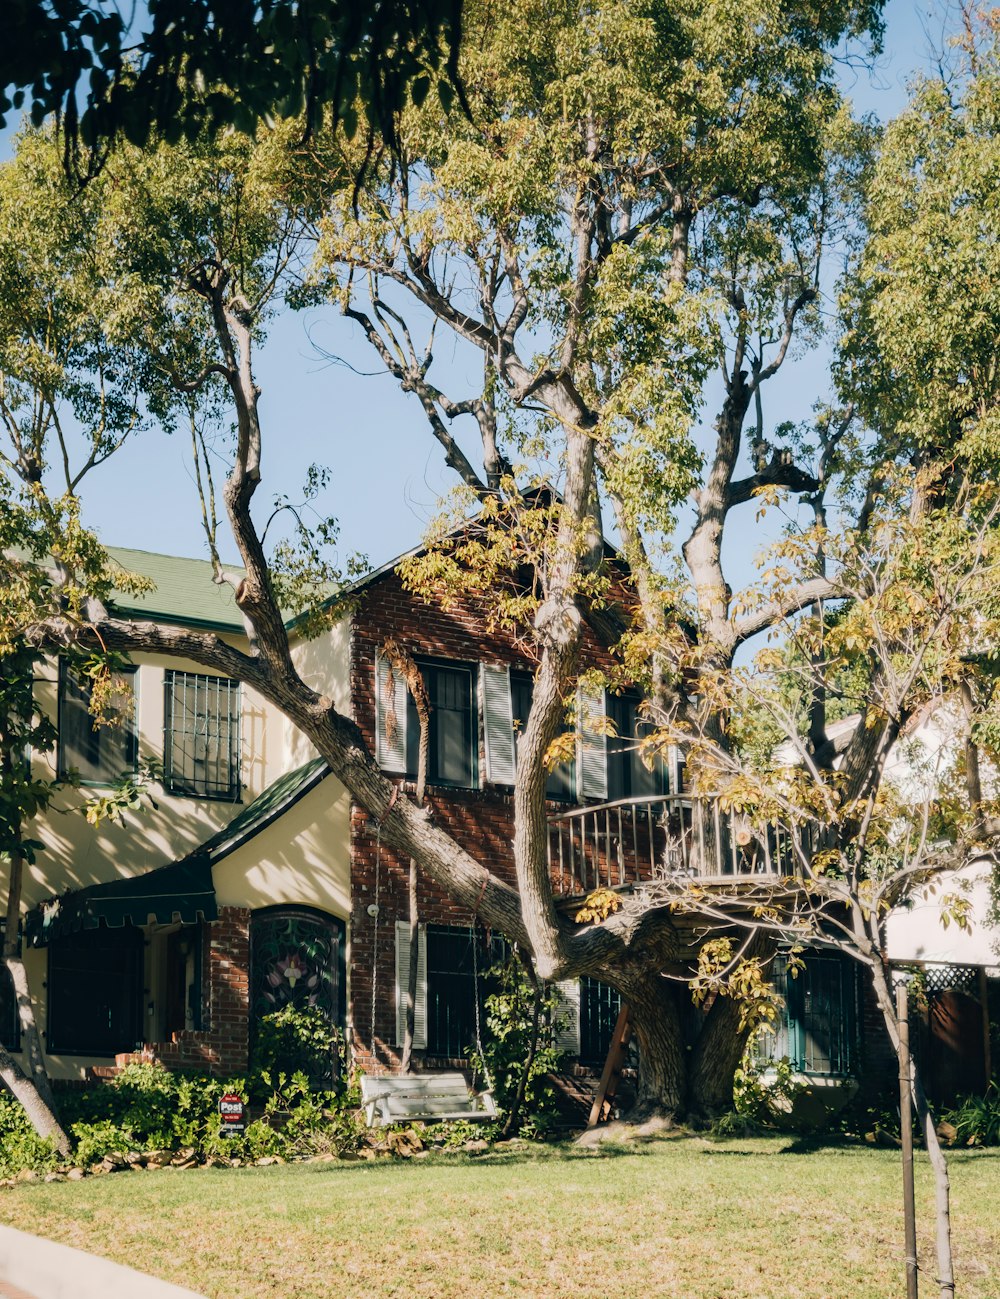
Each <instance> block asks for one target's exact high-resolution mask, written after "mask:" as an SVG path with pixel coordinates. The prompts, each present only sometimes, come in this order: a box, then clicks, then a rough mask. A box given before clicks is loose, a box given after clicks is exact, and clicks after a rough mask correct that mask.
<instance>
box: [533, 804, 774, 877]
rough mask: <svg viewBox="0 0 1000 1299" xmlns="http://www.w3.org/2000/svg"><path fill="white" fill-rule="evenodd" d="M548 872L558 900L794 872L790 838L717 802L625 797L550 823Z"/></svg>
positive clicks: (575, 810) (561, 815)
mask: <svg viewBox="0 0 1000 1299" xmlns="http://www.w3.org/2000/svg"><path fill="white" fill-rule="evenodd" d="M548 851H549V870H550V873H551V876H552V881H553V884H554V887H555V890H556V893H557V894H560V895H563V896H569V895H579V894H584V893H589V892H591V891H592V890H593V889H596V888H612V889H614V888H625V887H628V886H629V885H635V884H643V883H648V882H650V881H653V880H666V879H673V880H676V881H677V882H678V883H684V882H690V883H698V884H711V883H715V884H732V883H733V882H734V881H737V880H741V879H742V880H745V881H747V882H748V883H750V882H755V883H762V882H765V881H766V880H767V879H768V878H771V879H773V880H775V881H776V882H777V881H778V880H780V879H782V878H783V877H786V876H788V875H790V874H791V873H792V871H793V870H794V866H795V854H794V845H793V842H792V838H791V835H790V833H789V832H788V831H787V830H785V829H782V828H778V827H775V826H766V827H763V828H761V827H758V826H754V825H752V824H751V822H750V820H749V818H748V817H747V816H746V815H744V814H743V813H740V812H733V811H724V810H723V809H722V808H721V807H720V806H719V800H718V799H717V798H708V797H695V796H692V795H687V794H669V795H659V796H656V797H652V798H625V799H619V800H618V801H617V802H614V803H599V804H597V805H596V806H592V807H578V808H573V810H572V811H569V812H560V813H557V814H555V815H553V816H550V817H549V844H548Z"/></svg>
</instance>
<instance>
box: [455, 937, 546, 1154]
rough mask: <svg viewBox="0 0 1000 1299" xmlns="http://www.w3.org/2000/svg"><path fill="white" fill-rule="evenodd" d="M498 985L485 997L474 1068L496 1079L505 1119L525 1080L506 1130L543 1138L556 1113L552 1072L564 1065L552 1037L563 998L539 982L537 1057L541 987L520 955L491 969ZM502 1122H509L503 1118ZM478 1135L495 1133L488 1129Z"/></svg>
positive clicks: (496, 1093)
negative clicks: (534, 1038) (483, 1030)
mask: <svg viewBox="0 0 1000 1299" xmlns="http://www.w3.org/2000/svg"><path fill="white" fill-rule="evenodd" d="M490 977H491V979H492V980H494V981H495V983H496V987H495V989H494V991H493V992H492V993H490V995H489V996H488V997H487V998H486V1030H487V1031H486V1040H485V1041H484V1043H483V1050H482V1053H481V1054H480V1052H479V1050H478V1048H472V1049H471V1050H470V1052H469V1055H470V1058H471V1059H472V1061H473V1064H474V1066H475V1068H476V1069H477V1070H478V1071H479V1072H480V1073H482V1074H483V1075H484V1076H485V1077H486V1078H488V1079H489V1081H490V1082H491V1083H492V1088H493V1097H494V1099H495V1101H496V1103H497V1108H498V1109H499V1111H500V1114H501V1117H502V1120H507V1119H509V1118H510V1115H511V1112H512V1110H513V1109H514V1107H515V1105H516V1101H517V1093H518V1088H519V1086H520V1085H521V1082H522V1079H524V1073H525V1069H527V1078H526V1079H524V1097H523V1101H522V1103H521V1105H520V1107H519V1112H518V1114H517V1115H515V1122H514V1123H513V1124H511V1125H509V1130H508V1131H507V1132H506V1133H505V1135H510V1134H511V1132H512V1131H514V1130H517V1131H519V1132H520V1133H521V1134H522V1135H523V1136H528V1137H541V1136H544V1135H545V1133H546V1132H548V1131H549V1130H550V1129H551V1127H552V1126H553V1123H554V1121H555V1119H556V1117H557V1107H556V1095H555V1088H554V1087H553V1086H552V1084H551V1082H549V1081H548V1078H547V1075H548V1074H550V1073H552V1072H553V1070H555V1069H558V1068H559V1064H560V1061H561V1059H562V1053H561V1052H560V1051H559V1050H558V1049H557V1048H556V1046H555V1043H554V1040H553V1031H554V1024H555V1022H556V1021H557V1020H558V997H557V994H556V992H555V990H554V989H553V988H552V987H551V986H550V985H547V984H541V985H539V988H538V990H537V995H538V997H539V1006H538V1035H537V1042H536V1043H535V1052H534V1056H533V1057H532V1058H531V1059H530V1060H529V1056H530V1055H531V1045H532V1026H533V1021H534V1010H535V997H536V987H535V984H534V983H533V982H532V980H531V979H530V978H529V976H528V974H527V971H526V970H525V968H524V966H523V964H522V963H521V961H520V960H519V958H518V957H517V956H516V955H511V956H509V957H508V958H507V959H506V960H505V961H504V962H503V964H502V965H499V966H497V967H495V968H494V969H492V970H491V971H490ZM501 1126H502V1127H503V1126H505V1124H504V1123H502V1124H501ZM477 1135H478V1136H486V1135H493V1134H492V1132H490V1133H487V1132H484V1131H483V1129H482V1126H481V1125H480V1129H479V1131H478V1133H477Z"/></svg>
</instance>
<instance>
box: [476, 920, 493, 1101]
mask: <svg viewBox="0 0 1000 1299" xmlns="http://www.w3.org/2000/svg"><path fill="white" fill-rule="evenodd" d="M472 1000H473V1002H474V1004H475V1007H476V1058H477V1059H478V1060H479V1062H480V1064H481V1065H482V1066H483V1078H484V1079H485V1082H486V1090H487V1091H489V1092H492V1090H493V1079H492V1078H491V1077H490V1069H489V1065H488V1064H487V1063H486V1056H485V1054H484V1052H483V1036H482V1027H481V1024H480V1011H479V933H478V920H477V918H476V915H475V912H473V916H472Z"/></svg>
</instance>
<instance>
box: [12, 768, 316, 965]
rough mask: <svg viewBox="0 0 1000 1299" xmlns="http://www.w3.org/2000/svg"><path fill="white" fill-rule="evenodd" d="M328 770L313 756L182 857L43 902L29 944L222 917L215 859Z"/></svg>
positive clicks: (29, 921)
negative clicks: (102, 929) (129, 926)
mask: <svg viewBox="0 0 1000 1299" xmlns="http://www.w3.org/2000/svg"><path fill="white" fill-rule="evenodd" d="M329 774H330V768H329V766H328V765H327V763H326V761H325V760H324V759H323V758H313V759H312V760H311V761H310V762H306V763H304V764H303V765H302V766H301V767H296V768H295V770H294V771H286V772H285V774H284V775H283V776H279V777H278V779H277V780H275V781H273V782H272V784H270V785H268V787H267V789H265V790H264V792H263V793H262V794H259V795H258V796H257V797H256V798H255V799H254V800H253V802H252V803H249V804H247V806H246V807H245V808H243V810H242V811H241V812H240V813H239V814H238V815H237V816H234V817H233V819H232V820H231V821H230V822H229V824H228V825H227V826H225V827H224V829H222V830H219V831H218V833H217V834H214V835H212V837H211V838H210V839H206V840H205V842H204V843H202V844H199V845H198V847H197V848H195V849H193V850H192V851H191V852H189V853H188V854H187V856H186V857H182V858H181V859H180V860H179V861H175V862H168V863H167V864H166V865H165V866H159V867H157V868H156V869H155V870H151V871H146V872H145V873H143V874H141V875H130V876H127V877H125V878H120V879H114V880H107V881H106V882H105V883H103V884H91V885H89V886H88V887H87V888H83V889H68V890H67V891H66V892H65V893H64V894H63V895H62V896H61V897H59V898H51V899H48V900H46V901H43V902H40V903H39V904H38V906H36V907H35V908H34V909H33V910H32V911H30V912H29V913H28V916H27V918H26V921H25V933H26V935H27V938H28V941H29V943H30V944H31V945H32V946H33V947H42V946H44V945H45V944H46V943H48V942H49V941H50V940H51V939H52V938H55V937H58V936H59V935H61V934H67V933H74V932H76V931H77V930H79V929H96V928H97V927H98V925H100V923H101V922H102V921H103V922H104V923H105V924H106V925H111V926H114V927H116V928H120V927H121V926H122V925H124V924H125V923H126V922H127V921H131V922H132V923H133V924H135V925H144V924H146V923H147V922H148V921H149V918H150V916H153V917H155V919H156V921H157V922H158V923H159V924H169V923H170V921H171V920H173V919H175V918H177V919H180V920H181V921H182V922H183V923H185V924H194V923H195V921H197V920H199V919H201V920H217V919H218V916H219V910H218V906H217V904H216V900H215V887H214V885H213V883H212V867H213V866H214V865H215V863H216V862H218V861H221V860H222V859H223V858H224V857H228V856H229V854H230V853H231V852H234V851H235V850H236V849H237V848H239V847H240V846H241V845H242V844H245V843H246V842H247V841H248V840H250V839H252V838H253V837H254V835H256V834H260V832H261V831H262V830H265V829H266V828H267V827H268V826H269V825H270V824H271V823H272V822H273V821H276V820H277V819H278V817H279V816H282V815H283V814H284V813H285V812H287V811H288V809H289V808H291V807H294V805H295V804H296V803H297V802H298V801H299V799H300V798H304V797H305V795H306V794H308V793H309V791H310V790H312V789H315V788H316V786H317V785H318V784H319V783H320V781H321V780H324V779H325V778H326V777H327V776H328V775H329Z"/></svg>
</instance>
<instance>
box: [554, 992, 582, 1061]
mask: <svg viewBox="0 0 1000 1299" xmlns="http://www.w3.org/2000/svg"><path fill="white" fill-rule="evenodd" d="M555 990H556V1007H555V1010H554V1011H553V1015H554V1017H555V1022H556V1032H555V1034H554V1038H553V1040H554V1042H555V1045H556V1049H557V1050H559V1051H565V1052H566V1053H567V1054H568V1055H579V1054H580V980H579V979H564V980H563V981H562V982H561V983H557V984H556V985H555Z"/></svg>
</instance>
